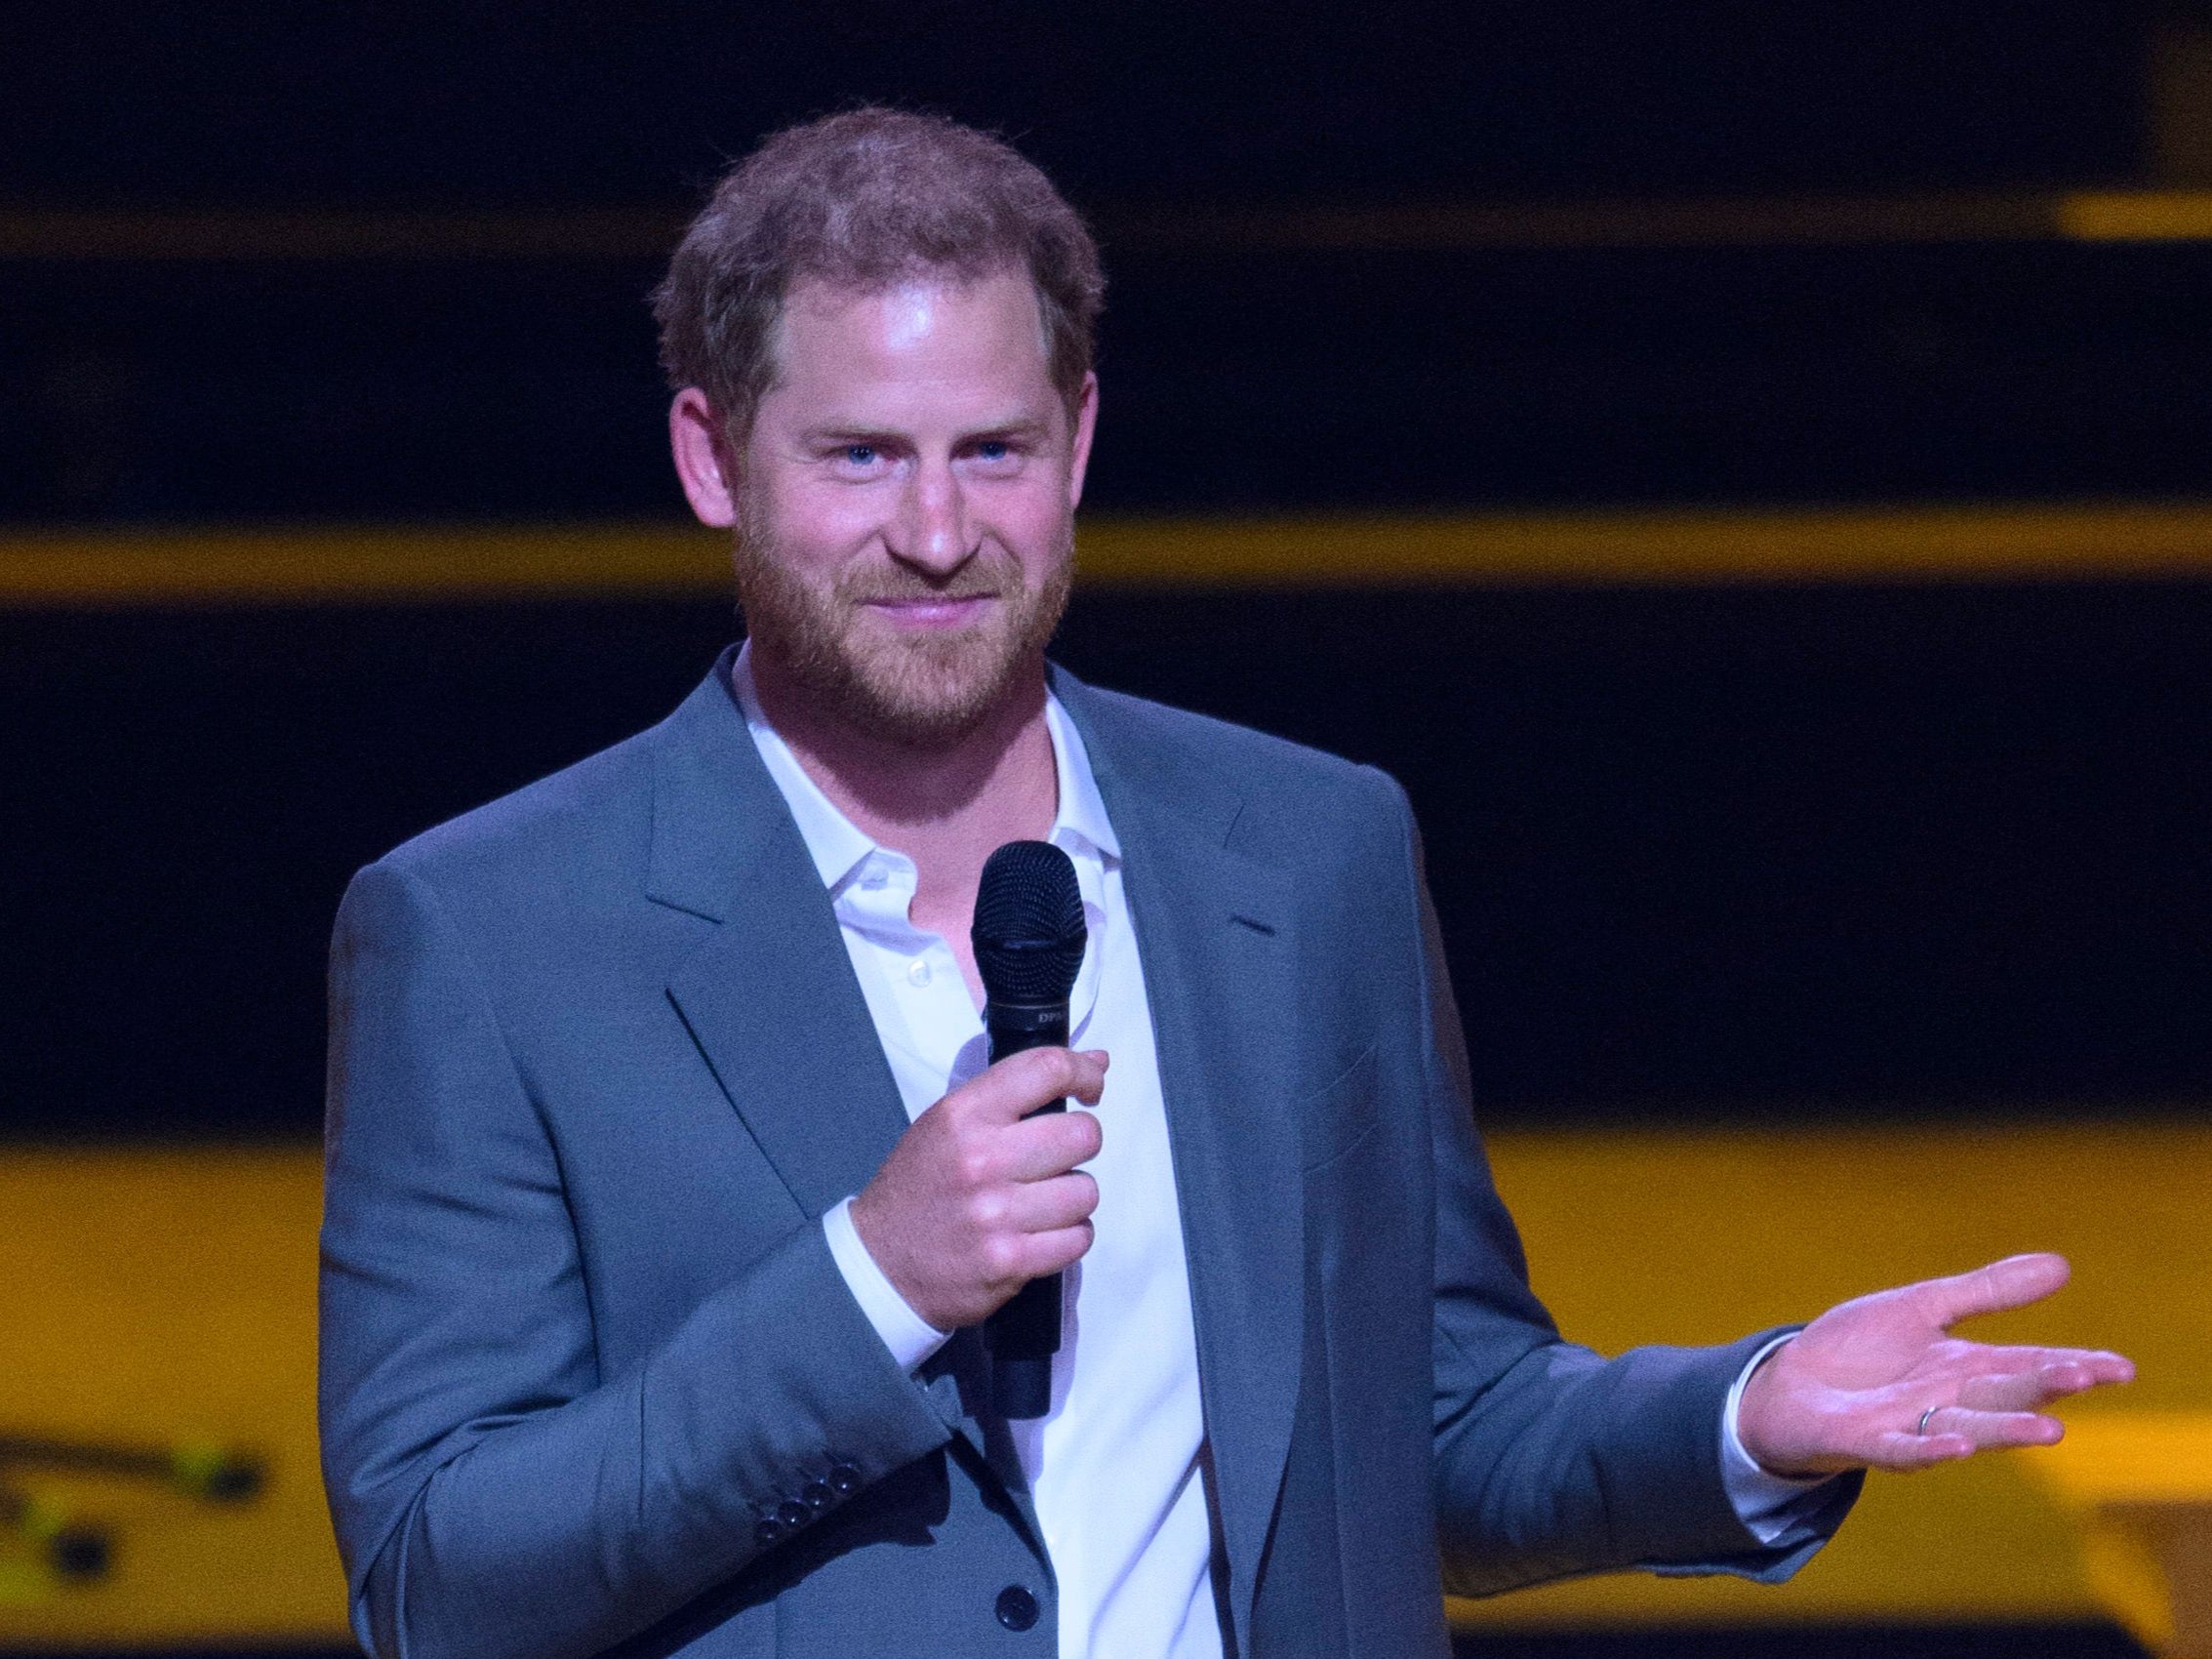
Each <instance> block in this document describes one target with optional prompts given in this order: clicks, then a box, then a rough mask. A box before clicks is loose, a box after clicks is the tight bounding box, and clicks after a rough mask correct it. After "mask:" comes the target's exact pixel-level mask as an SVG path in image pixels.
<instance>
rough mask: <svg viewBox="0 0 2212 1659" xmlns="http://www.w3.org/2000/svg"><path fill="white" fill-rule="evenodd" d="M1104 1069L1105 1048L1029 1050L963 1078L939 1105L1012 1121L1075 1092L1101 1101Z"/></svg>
mask: <svg viewBox="0 0 2212 1659" xmlns="http://www.w3.org/2000/svg"><path fill="white" fill-rule="evenodd" d="M1105 1087H1106V1051H1105V1050H1104V1049H1099V1048H1093V1049H1085V1050H1082V1051H1080V1052H1078V1051H1075V1050H1071V1049H1066V1048H1031V1049H1026V1050H1024V1051H1023V1052H1022V1053H1020V1054H1014V1055H1009V1056H1008V1057H1007V1058H1006V1059H1004V1060H1001V1061H999V1062H998V1063H997V1064H996V1065H995V1066H993V1067H991V1068H990V1069H989V1070H988V1071H986V1072H984V1073H983V1074H982V1075H981V1076H979V1077H976V1078H974V1079H972V1080H971V1081H969V1082H966V1083H963V1084H962V1085H961V1086H960V1087H959V1088H957V1089H955V1090H954V1091H953V1092H952V1093H951V1094H949V1095H947V1096H946V1097H945V1102H943V1103H941V1104H950V1103H951V1102H953V1101H958V1102H959V1103H960V1106H959V1110H960V1112H961V1113H962V1114H963V1115H969V1116H973V1117H974V1118H975V1119H976V1120H977V1121H978V1122H987V1123H1014V1122H1018V1121H1020V1120H1021V1119H1022V1118H1024V1117H1026V1116H1028V1114H1029V1113H1032V1112H1034V1111H1036V1110H1037V1108H1039V1107H1041V1106H1049V1105H1051V1104H1052V1103H1053V1102H1054V1101H1056V1100H1065V1099H1067V1098H1069V1097H1073V1098H1074V1099H1076V1100H1079V1101H1081V1102H1082V1103H1083V1104H1084V1105H1085V1106H1096V1105H1098V1103H1099V1095H1100V1094H1101V1092H1102V1091H1103V1090H1104V1089H1105Z"/></svg>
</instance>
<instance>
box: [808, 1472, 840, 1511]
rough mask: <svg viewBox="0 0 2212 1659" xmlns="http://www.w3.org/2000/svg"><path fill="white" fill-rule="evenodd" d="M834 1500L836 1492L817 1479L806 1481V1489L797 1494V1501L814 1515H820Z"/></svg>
mask: <svg viewBox="0 0 2212 1659" xmlns="http://www.w3.org/2000/svg"><path fill="white" fill-rule="evenodd" d="M835 1501H836V1494H835V1493H833V1492H831V1491H830V1489H829V1488H828V1487H827V1486H824V1484H823V1483H822V1482H821V1481H819V1480H810V1481H808V1482H807V1488H806V1490H805V1491H803V1492H801V1493H800V1494H799V1502H800V1503H802V1504H804V1505H806V1507H807V1508H808V1509H810V1510H812V1511H814V1513H815V1514H816V1515H820V1514H821V1513H822V1512H823V1511H824V1510H825V1509H827V1508H828V1507H829V1506H830V1505H831V1504H832V1503H833V1502H835Z"/></svg>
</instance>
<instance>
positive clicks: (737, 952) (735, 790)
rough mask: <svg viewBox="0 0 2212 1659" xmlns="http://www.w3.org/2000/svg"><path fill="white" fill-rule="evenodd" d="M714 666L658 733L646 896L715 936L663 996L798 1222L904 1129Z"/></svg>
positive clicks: (794, 834)
mask: <svg viewBox="0 0 2212 1659" xmlns="http://www.w3.org/2000/svg"><path fill="white" fill-rule="evenodd" d="M729 662H730V658H729V657H728V656H727V655H725V656H724V658H723V660H722V662H720V663H718V664H716V665H715V669H714V673H713V674H712V675H711V676H710V677H709V678H708V680H707V681H706V683H705V684H704V685H702V686H701V687H700V688H699V689H698V690H697V691H695V692H693V694H692V695H691V697H690V698H689V699H687V700H686V702H685V703H684V704H683V706H682V707H681V708H678V709H677V710H676V713H675V715H674V716H673V717H672V718H671V720H670V722H669V729H668V731H667V735H668V737H669V739H670V740H671V741H669V742H667V743H665V744H664V745H663V746H662V747H661V749H660V754H659V759H658V764H657V767H656V771H655V778H654V802H653V863H652V871H651V877H650V882H649V885H648V889H647V891H648V894H649V896H650V897H652V898H653V899H655V900H657V901H658V902H660V903H662V904H664V905H668V906H671V907H673V908H674V909H677V910H689V911H691V912H692V913H693V914H695V915H700V916H704V917H706V918H707V919H709V920H711V921H715V922H719V923H720V924H721V925H720V926H719V927H717V928H716V929H715V930H714V931H713V933H712V934H710V935H709V936H708V937H707V939H706V941H705V943H704V944H703V945H702V946H701V947H700V948H699V949H698V950H697V951H695V952H694V953H693V954H692V955H691V956H690V957H689V958H688V959H686V960H685V961H684V962H683V963H682V965H681V966H680V967H679V968H678V969H677V971H676V972H675V973H674V975H673V976H671V978H670V979H669V982H668V997H669V1000H670V1001H672V1002H674V1004H675V1005H676V1009H677V1011H678V1012H679V1013H681V1014H682V1016H683V1019H684V1024H685V1026H686V1027H687V1028H688V1029H689V1030H690V1032H691V1034H692V1037H693V1040H694V1041H696V1042H697V1043H698V1044H699V1047H700V1052H701V1053H702V1054H704V1056H705V1058H706V1063H707V1065H708V1066H709V1067H711V1068H712V1069H713V1072H714V1076H715V1079H716V1080H717V1081H718V1082H719V1083H720V1084H721V1085H722V1091H723V1093H725V1094H726V1095H728V1096H729V1098H730V1104H731V1105H732V1106H733V1107H735V1108H736V1109H737V1112H738V1114H739V1116H741V1117H743V1118H744V1123H745V1127H746V1128H747V1129H749V1130H750V1131H751V1132H752V1137H753V1139H754V1141H755V1142H757V1143H758V1145H759V1147H760V1150H761V1152H762V1153H764V1154H765V1155H766V1156H767V1158H768V1161H769V1162H770V1163H771V1164H773V1165H774V1166H775V1168H776V1172H777V1174H778V1175H780V1176H781V1177H782V1178H783V1180H784V1186H785V1187H786V1188H788V1189H789V1190H790V1194H791V1196H792V1197H793V1198H794V1199H795V1200H796V1201H797V1202H798V1205H799V1207H800V1208H801V1209H802V1210H804V1211H805V1212H806V1214H807V1215H808V1216H810V1217H818V1216H820V1215H821V1214H822V1213H823V1212H824V1211H825V1210H827V1209H828V1208H830V1206H832V1205H833V1204H835V1203H837V1202H838V1200H840V1199H841V1198H843V1197H844V1196H845V1195H846V1194H850V1193H857V1192H859V1191H860V1189H861V1188H862V1187H864V1186H865V1185H866V1184H867V1181H868V1179H869V1178H870V1177H871V1176H873V1175H874V1174H875V1172H876V1170H877V1168H879V1167H880V1166H881V1164H882V1162H883V1160H884V1158H885V1157H886V1156H888V1155H889V1153H890V1152H891V1149H892V1147H893V1146H894V1145H895V1144H897V1142H898V1139H899V1137H900V1135H901V1134H902V1133H904V1132H905V1128H906V1113H905V1106H904V1105H903V1104H902V1103H901V1101H900V1099H899V1086H898V1084H897V1083H896V1082H895V1081H894V1080H893V1078H892V1075H891V1068H890V1065H889V1064H888V1063H887V1062H886V1061H885V1060H884V1058H883V1049H882V1045H881V1044H880V1043H878V1042H877V1041H876V1040H875V1034H874V1025H873V1023H872V1022H871V1020H870V1019H869V1017H868V1011H867V1002H866V999H865V998H864V997H863V996H862V995H861V988H860V985H859V983H858V982H857V981H856V980H855V979H854V977H853V966H852V962H851V960H850V958H848V957H847V956H846V954H845V947H844V942H843V940H842V939H841V938H840V937H839V934H838V930H837V917H836V912H835V911H834V910H832V908H831V906H830V901H829V895H828V893H827V891H826V890H824V887H823V885H822V876H821V873H820V872H819V871H818V870H816V869H815V867H814V861H813V860H812V859H811V858H809V857H808V856H807V849H806V842H805V841H804V840H803V839H802V838H801V837H800V835H799V831H798V827H797V826H796V825H794V824H793V823H792V822H791V815H790V812H789V811H788V809H787V808H785V806H784V798H783V796H782V795H781V794H780V793H779V792H778V791H777V789H776V785H775V782H774V781H773V780H772V779H771V778H770V777H769V776H768V769H767V767H766V766H764V765H762V764H761V759H760V752H759V750H758V749H755V748H754V747H753V744H752V739H751V737H750V735H749V734H748V733H747V732H746V731H745V727H744V715H743V714H742V713H741V712H740V711H739V709H738V708H737V705H736V703H735V701H734V700H733V699H732V697H731V696H730V693H729V689H728V684H729V682H728V678H727V674H728V664H729Z"/></svg>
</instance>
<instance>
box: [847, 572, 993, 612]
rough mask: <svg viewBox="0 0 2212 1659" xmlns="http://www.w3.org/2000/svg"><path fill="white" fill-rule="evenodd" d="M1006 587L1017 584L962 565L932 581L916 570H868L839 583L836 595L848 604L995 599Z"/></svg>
mask: <svg viewBox="0 0 2212 1659" xmlns="http://www.w3.org/2000/svg"><path fill="white" fill-rule="evenodd" d="M1009 587H1021V584H1020V583H1019V582H1013V583H1009V582H1007V581H1006V580H1004V579H1003V577H1002V575H1001V573H999V572H997V571H988V570H985V571H977V570H972V569H967V568H963V569H961V570H959V571H957V572H955V573H954V574H953V575H952V576H950V577H948V578H946V579H945V581H943V582H932V581H931V580H930V579H929V578H928V577H926V576H923V575H922V574H920V573H919V572H905V573H901V574H897V575H894V574H892V573H890V572H888V571H871V572H869V573H868V574H867V575H866V576H865V577H864V578H861V579H859V580H857V581H850V582H840V583H839V584H838V585H837V596H838V597H839V598H841V599H843V600H845V601H846V602H847V603H848V604H855V605H898V604H906V603H911V602H914V601H920V600H928V601H936V602H943V601H945V600H950V599H996V598H999V597H1001V596H1003V595H1004V594H1005V592H1006V591H1007V589H1008V588H1009Z"/></svg>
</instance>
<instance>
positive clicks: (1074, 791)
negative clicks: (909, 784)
mask: <svg viewBox="0 0 2212 1659" xmlns="http://www.w3.org/2000/svg"><path fill="white" fill-rule="evenodd" d="M730 686H731V689H732V690H733V691H735V692H736V693H737V697H738V707H739V708H742V709H743V710H744V717H745V729H746V731H748V732H750V733H751V734H752V741H753V747H754V748H756V749H759V750H760V758H761V762H762V764H763V765H765V766H766V767H767V768H768V775H769V777H770V778H772V779H774V780H775V783H776V788H777V790H778V792H779V793H781V794H782V795H783V797H784V803H785V804H786V805H787V806H789V808H790V809H791V818H792V820H793V821H794V822H795V823H796V824H797V825H798V829H799V835H800V838H801V839H802V840H804V841H805V842H806V846H807V853H808V855H809V856H810V857H811V858H812V859H813V860H814V868H815V870H817V871H818V872H819V873H820V874H821V876H822V884H823V885H824V887H826V888H828V889H829V891H830V893H831V894H832V895H833V896H834V895H835V894H836V893H837V892H838V891H839V890H840V889H841V888H843V887H844V886H845V885H846V884H847V883H849V882H850V881H851V880H852V879H853V877H854V876H855V875H856V874H857V873H858V872H859V870H860V868H861V866H862V865H863V864H865V863H866V862H867V860H868V858H869V857H870V855H872V854H875V853H878V852H889V849H888V848H883V847H879V846H878V845H877V844H876V843H875V842H874V841H873V840H871V839H870V838H869V837H868V836H867V835H866V834H865V832H864V831H863V830H861V829H860V827H859V826H858V825H856V824H855V823H854V822H853V821H852V820H851V819H849V818H847V817H846V816H845V815H844V813H842V812H840V811H839V810H838V809H837V805H836V803H835V802H833V801H832V800H830V798H829V797H828V796H827V795H826V794H824V793H823V791H822V786H821V785H819V784H817V783H816V782H815V781H814V780H813V779H812V778H810V777H808V776H807V770H806V768H805V767H804V766H801V765H800V764H799V758H798V756H797V755H795V754H793V753H792V752H791V748H790V745H788V744H786V743H785V742H784V739H783V736H782V735H781V734H780V733H779V732H778V731H777V730H776V728H775V727H774V726H772V725H770V724H769V722H768V716H767V714H766V713H765V712H763V711H762V709H761V707H760V693H759V690H758V688H757V687H755V686H754V684H753V678H752V644H751V641H749V640H748V641H746V642H745V643H744V645H743V646H741V647H740V648H739V650H738V659H737V661H736V662H735V663H733V664H732V665H731V666H730ZM1045 730H1046V732H1047V733H1048V734H1050V736H1051V738H1052V756H1053V770H1054V774H1055V776H1056V778H1057V780H1058V783H1059V794H1060V810H1059V812H1058V813H1057V814H1056V815H1055V816H1054V818H1053V824H1052V832H1051V833H1050V834H1049V835H1048V836H1047V837H1046V838H1047V839H1048V840H1050V841H1051V842H1052V844H1053V845H1054V846H1056V847H1059V848H1060V849H1061V850H1062V851H1063V852H1066V853H1067V854H1069V855H1070V856H1073V857H1075V863H1076V870H1077V871H1078V873H1079V874H1080V873H1081V872H1082V870H1083V866H1084V864H1085V863H1086V862H1087V861H1086V860H1085V859H1084V858H1082V857H1081V856H1079V855H1081V854H1083V853H1089V854H1090V855H1092V857H1093V858H1096V859H1101V860H1103V859H1113V860H1117V861H1118V860H1119V859H1120V857H1121V842H1120V840H1119V839H1118V838H1117V837H1116V836H1115V835H1114V832H1113V825H1112V823H1111V822H1110V821H1109V820H1108V819H1107V818H1106V802H1105V800H1104V799H1102V798H1101V797H1100V794H1099V786H1098V780H1097V779H1096V778H1094V777H1093V776H1092V773H1091V757H1090V754H1089V752H1088V751H1087V750H1086V749H1084V747H1083V736H1082V734H1081V733H1080V732H1078V731H1077V730H1076V729H1075V722H1074V721H1073V720H1071V719H1069V718H1068V716H1067V710H1066V709H1065V708H1062V707H1061V705H1060V699H1059V698H1057V697H1054V696H1053V695H1052V694H1051V693H1050V692H1047V693H1046V694H1045ZM893 856H899V855H893ZM1091 896H1092V895H1091V894H1090V892H1089V891H1088V890H1086V891H1085V894H1084V897H1085V898H1086V899H1089V898H1091Z"/></svg>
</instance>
